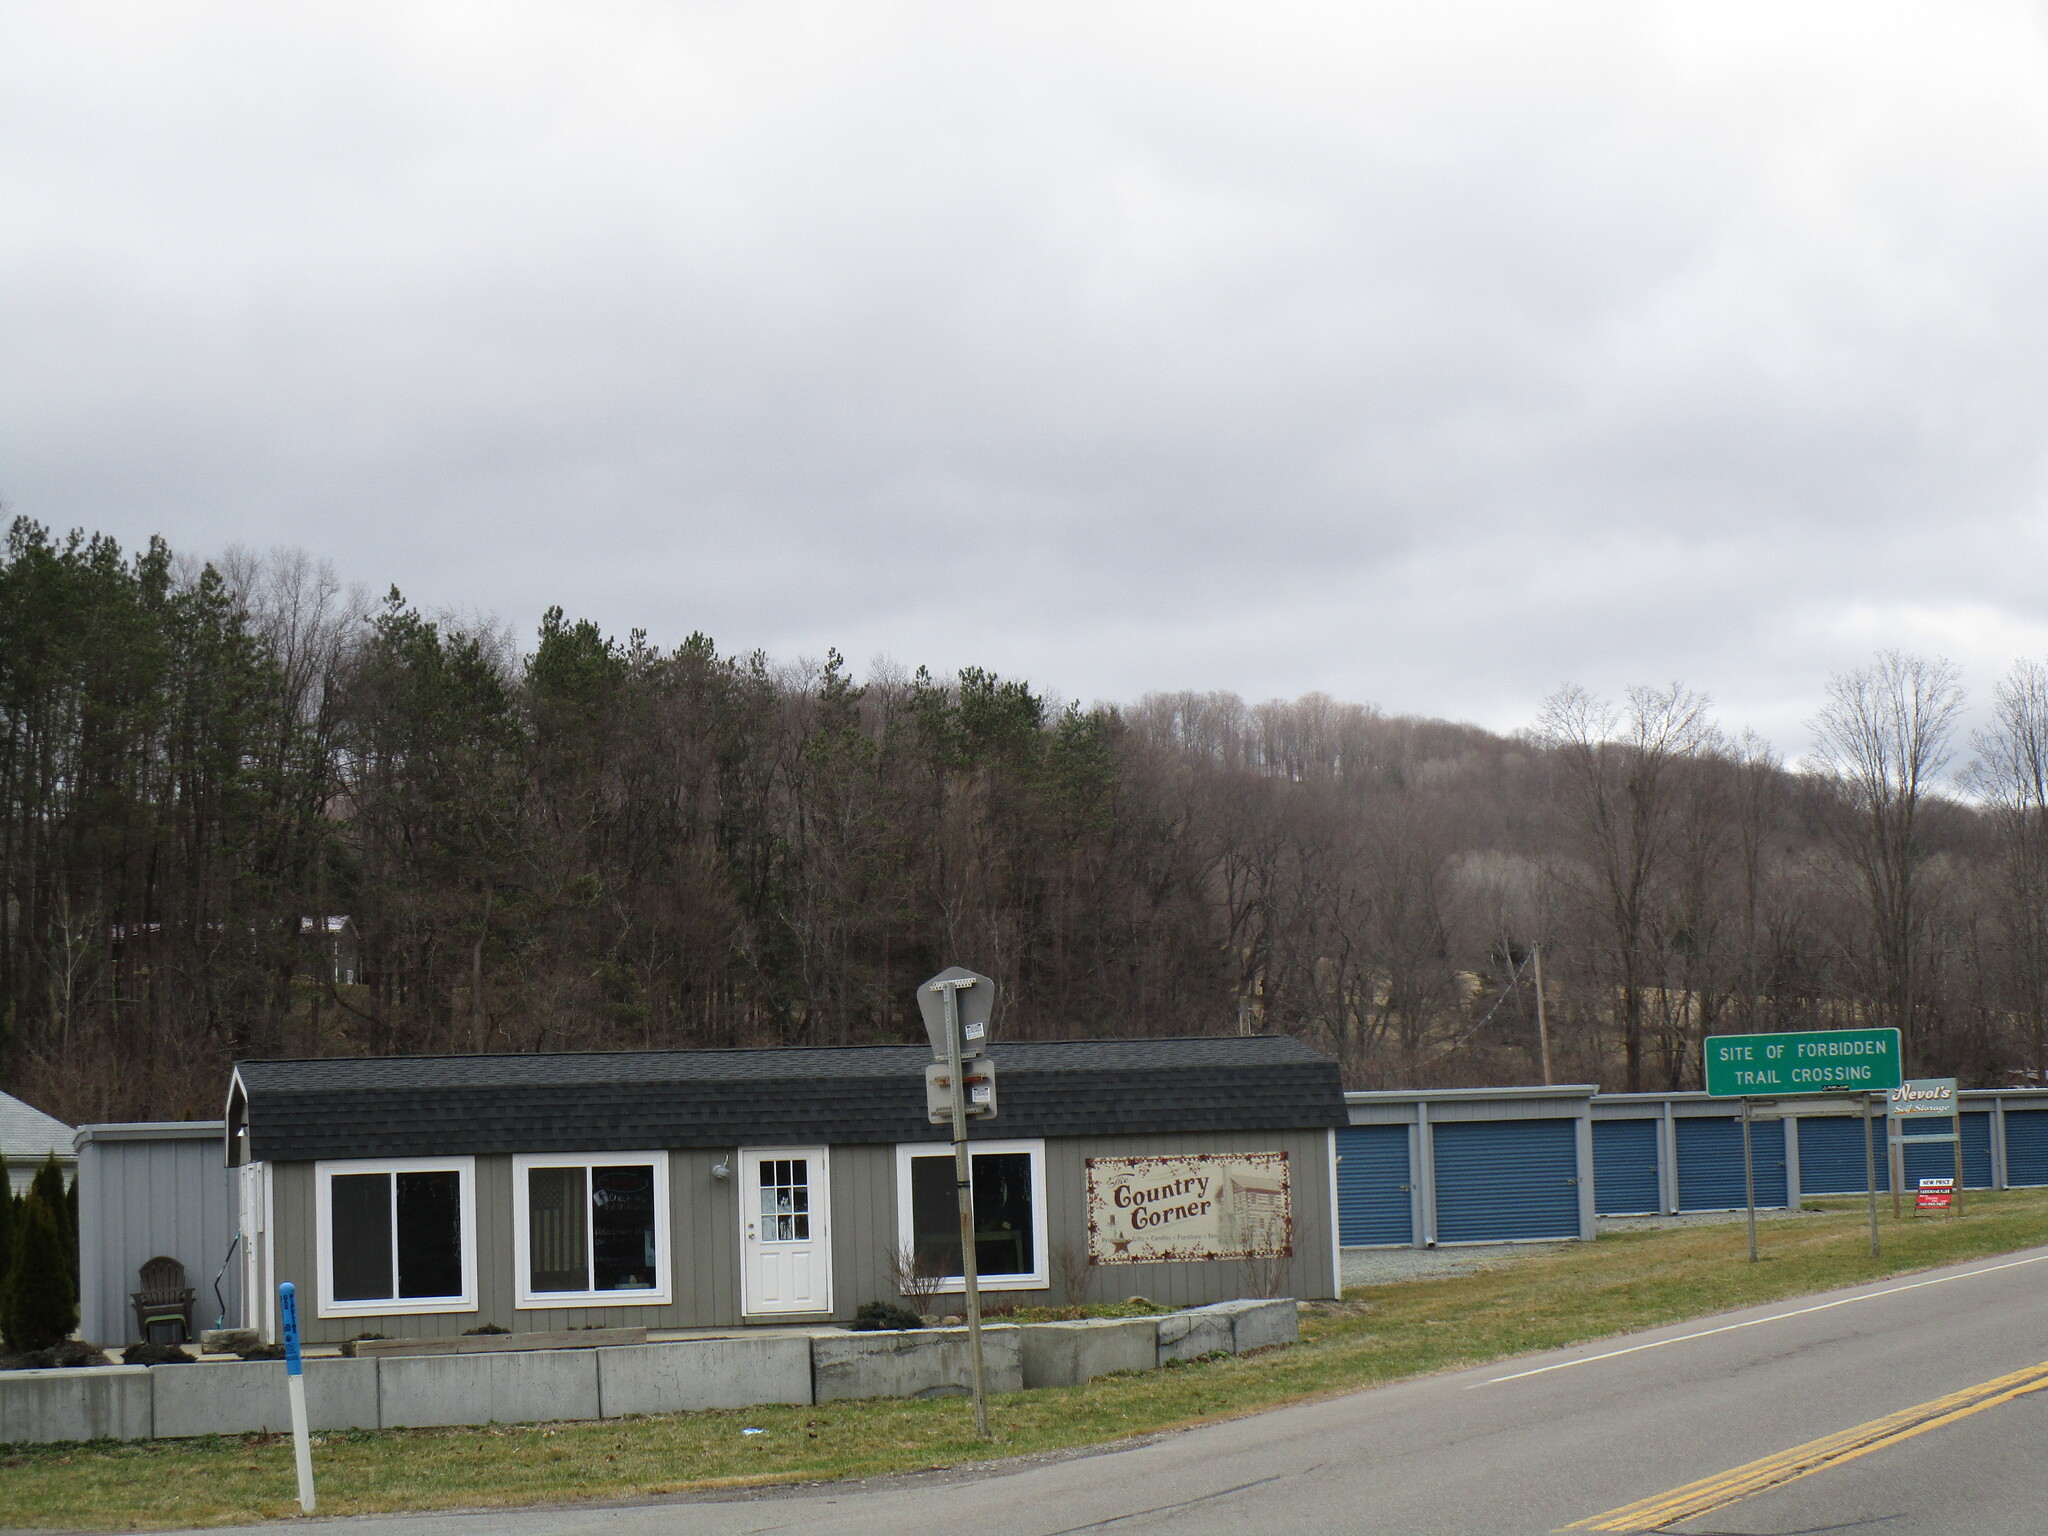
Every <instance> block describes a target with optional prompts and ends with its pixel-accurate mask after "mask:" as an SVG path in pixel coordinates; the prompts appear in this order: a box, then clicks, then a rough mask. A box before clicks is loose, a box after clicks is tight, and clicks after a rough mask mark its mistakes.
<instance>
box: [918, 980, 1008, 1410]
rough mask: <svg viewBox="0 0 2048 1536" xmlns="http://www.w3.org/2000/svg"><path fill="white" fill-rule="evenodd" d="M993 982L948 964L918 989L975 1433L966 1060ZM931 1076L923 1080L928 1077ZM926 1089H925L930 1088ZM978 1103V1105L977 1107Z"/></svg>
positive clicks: (978, 1386) (976, 1262)
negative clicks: (939, 1115)
mask: <svg viewBox="0 0 2048 1536" xmlns="http://www.w3.org/2000/svg"><path fill="white" fill-rule="evenodd" d="M995 992H996V984H995V983H994V982H992V981H990V980H989V979H988V978H987V977H986V976H977V975H976V974H975V973H974V972H973V971H970V970H968V969H966V968H965V967H964V966H958V965H955V966H949V967H947V968H946V969H945V970H943V971H941V972H939V974H938V975H936V976H934V977H933V978H932V979H931V980H930V981H927V982H926V983H925V984H924V985H923V986H921V987H919V988H918V989H917V1006H918V1010H919V1012H921V1013H922V1014H923V1015H924V1024H925V1032H926V1033H927V1034H929V1035H930V1036H931V1041H932V1052H933V1054H934V1055H936V1056H937V1057H938V1058H939V1059H940V1060H941V1061H943V1062H944V1063H945V1077H946V1083H947V1087H948V1089H949V1097H950V1104H949V1106H948V1108H949V1109H950V1111H951V1114H950V1116H949V1118H950V1119H951V1120H952V1122H953V1184H954V1187H955V1189H956V1191H957V1193H958V1197H959V1205H960V1278H961V1283H962V1285H963V1286H964V1287H965V1289H966V1292H967V1354H968V1360H969V1362H970V1369H971V1371H972V1374H973V1383H974V1432H975V1433H976V1434H977V1435H979V1436H980V1437H981V1438H982V1439H984V1440H986V1439H988V1438H989V1432H988V1381H987V1376H986V1373H985V1372H984V1370H983V1368H982V1359H981V1264H980V1258H981V1256H980V1254H978V1253H977V1252H976V1251H975V1242H974V1234H975V1222H974V1165H973V1161H972V1159H971V1158H970V1157H969V1156H968V1153H967V1115H968V1092H967V1068H966V1058H967V1057H970V1056H979V1055H981V1054H982V1052H983V1051H984V1050H986V1049H987V1046H988V1023H989V1016H990V1014H991V1013H993V1012H994V1010H995ZM929 1080H930V1079H929V1075H928V1077H927V1081H929ZM986 1081H987V1085H988V1096H987V1099H986V1104H987V1110H986V1115H987V1116H989V1117H992V1116H993V1115H994V1114H995V1092H994V1089H995V1084H994V1079H993V1076H992V1075H991V1076H990V1077H988V1078H987V1079H986ZM928 1091H929V1090H928ZM977 1107H979V1106H977Z"/></svg>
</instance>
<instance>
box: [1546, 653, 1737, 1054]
mask: <svg viewBox="0 0 2048 1536" xmlns="http://www.w3.org/2000/svg"><path fill="white" fill-rule="evenodd" d="M1706 711H1707V699H1706V697H1705V696H1704V695H1702V694H1698V693H1694V692H1693V691H1692V690H1691V689H1689V688H1686V687H1683V686H1682V685H1680V684H1678V683H1673V684H1672V685H1671V686H1670V687H1669V688H1648V687H1640V686H1639V687H1634V688H1631V689H1629V691H1628V694H1627V697H1626V698H1625V699H1624V701H1623V703H1622V704H1621V706H1620V707H1618V708H1617V707H1616V706H1614V705H1612V704H1610V703H1608V702H1607V701H1606V700H1604V699H1600V698H1597V697H1595V696H1594V695H1593V694H1591V693H1588V692H1587V691H1586V690H1585V689H1584V688H1581V687H1579V686H1577V685H1576V684H1572V685H1568V686H1566V687H1564V688H1562V689H1560V690H1559V691H1558V692H1557V693H1555V694H1553V695H1552V696H1551V697H1550V698H1549V699H1548V700H1546V701H1545V703H1544V706H1543V713H1542V716H1541V721H1540V725H1539V734H1540V739H1541V740H1543V741H1544V742H1545V743H1546V744H1547V745H1549V746H1550V747H1551V748H1552V750H1553V751H1554V752H1555V753H1556V754H1557V758H1558V761H1559V762H1560V763H1561V764H1562V766H1563V768H1564V772H1565V777H1566V781H1567V784H1568V785H1569V792H1570V795H1571V797H1572V799H1573V801H1574V805H1575V810H1576V813H1577V814H1576V817H1575V823H1576V825H1575V831H1576V834H1577V835H1576V838H1575V841H1576V844H1577V851H1578V853H1579V855H1580V858H1581V860H1582V861H1583V869H1584V870H1585V871H1586V872H1587V873H1586V875H1585V877H1584V880H1585V885H1586V889H1585V891H1584V892H1583V894H1585V895H1586V896H1588V897H1590V898H1591V902H1592V904H1593V905H1594V906H1595V907H1597V909H1598V911H1599V914H1600V919H1601V923H1600V926H1601V930H1602V942H1603V947H1605V948H1606V950H1607V955H1606V959H1607V967H1606V969H1607V971H1608V978H1609V981H1610V984H1611V986H1612V988H1613V998H1614V1009H1615V1012H1616V1014H1617V1015H1618V1022H1619V1025H1620V1029H1621V1044H1622V1055H1623V1061H1624V1070H1625V1072H1626V1076H1627V1085H1628V1090H1629V1091H1630V1092H1631V1093H1634V1092H1640V1091H1641V1090H1642V1088H1643V1039H1644V1027H1643V1025H1644V1012H1645V1005H1646V1003H1647V1001H1648V994H1649V992H1650V991H1651V990H1652V989H1653V987H1654V986H1655V982H1656V979H1657V973H1658V966H1657V963H1656V960H1655V957H1654V953H1653V951H1654V942H1653V941H1654V927H1655V925H1654V923H1653V910H1652V908H1653V904H1654V903H1655V902H1656V901H1657V900H1658V899H1659V897H1660V889H1659V888H1660V886H1661V885H1662V883H1663V882H1665V881H1666V880H1668V879H1669V878H1670V876H1671V873H1672V865H1673V863H1674V860H1675V859H1676V858H1677V855H1678V851H1679V850H1678V844H1679V841H1680V836H1681V831H1682V827H1681V815H1680V805H1681V799H1682V791H1683V789H1684V785H1683V782H1682V779H1683V772H1682V770H1683V767H1684V764H1685V760H1687V759H1689V758H1692V757H1694V756H1696V755H1698V754H1699V753H1700V752H1702V751H1704V750H1706V749H1709V748H1711V747H1714V746H1715V745H1716V744H1717V737H1716V735H1715V732H1714V728H1713V726H1712V724H1711V723H1710V722H1709V721H1708V719H1707V713H1706Z"/></svg>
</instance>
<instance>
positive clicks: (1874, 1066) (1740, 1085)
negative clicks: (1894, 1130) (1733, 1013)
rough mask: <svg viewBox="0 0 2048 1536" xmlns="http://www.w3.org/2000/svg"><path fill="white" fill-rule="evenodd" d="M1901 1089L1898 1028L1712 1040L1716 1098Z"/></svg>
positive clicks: (1710, 1076)
mask: <svg viewBox="0 0 2048 1536" xmlns="http://www.w3.org/2000/svg"><path fill="white" fill-rule="evenodd" d="M1898 1086H1899V1032H1898V1031H1897V1030H1896V1029H1813V1030H1803V1031H1800V1032H1797V1033H1793V1034H1780V1035H1709V1036H1707V1092H1708V1093H1711V1094H1713V1095H1714V1096H1715V1097H1716V1098H1726V1099H1737V1098H1764V1099H1768V1098H1777V1097H1780V1096H1782V1095H1785V1094H1795V1093H1841V1092H1843V1091H1845V1090H1846V1091H1848V1092H1851V1093H1879V1092H1884V1091H1888V1090H1890V1089H1893V1088H1896V1087H1898Z"/></svg>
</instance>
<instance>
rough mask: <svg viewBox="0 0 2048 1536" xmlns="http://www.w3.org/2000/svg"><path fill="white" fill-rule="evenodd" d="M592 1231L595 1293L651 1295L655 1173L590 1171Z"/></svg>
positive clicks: (630, 1167) (627, 1168) (633, 1167)
mask: <svg viewBox="0 0 2048 1536" xmlns="http://www.w3.org/2000/svg"><path fill="white" fill-rule="evenodd" d="M575 1171H577V1172H580V1171H581V1170H580V1169H579V1170H575ZM590 1229H591V1256H592V1259H593V1261H594V1266H595V1268H596V1271H597V1284H596V1287H595V1289H597V1290H600V1291H651V1290H653V1289H654V1288H655V1287H656V1285H657V1284H658V1280H657V1277H656V1274H655V1267H654V1266H655V1254H654V1170H653V1169H652V1168H651V1167H649V1166H648V1165H647V1164H645V1163H631V1164H626V1165H623V1166H619V1167H612V1168H593V1169H591V1170H590Z"/></svg>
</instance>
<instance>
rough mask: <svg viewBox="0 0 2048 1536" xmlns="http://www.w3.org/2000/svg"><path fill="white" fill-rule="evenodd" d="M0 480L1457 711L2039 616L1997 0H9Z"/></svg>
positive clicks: (114, 524)
mask: <svg viewBox="0 0 2048 1536" xmlns="http://www.w3.org/2000/svg"><path fill="white" fill-rule="evenodd" d="M0 17H4V28H5V30H4V36H5V46H4V48H0V188H4V198H5V207H6V216H5V218H4V219H0V323H4V327H5V330H4V338H0V349H4V350H0V355H4V364H0V374H4V378H0V382H4V390H5V393H4V397H0V496H4V497H5V499H6V501H7V502H8V503H9V504H10V505H11V507H12V508H13V509H14V510H15V511H16V512H19V513H22V514H25V515H27V516H30V517H33V518H36V519H38V520H39V521H42V522H45V523H48V524H53V525H56V526H59V527H71V526H78V525H82V526H85V527H89V528H95V529H104V530H106V531H109V532H111V533H114V534H115V535H117V536H118V537H120V538H121V539H122V540H123V541H124V542H134V541H137V540H140V539H142V538H144V537H146V536H147V535H148V534H149V533H151V532H161V533H163V534H164V535H165V536H166V537H168V538H169V539H170V540H171V541H172V542H173V544H174V545H176V546H177V547H179V548H180V549H185V550H195V551H198V552H202V553H212V552H215V551H218V550H220V549H222V548H224V547H225V546H228V545H230V544H236V543H239V544H242V545H247V546H253V547H255V548H258V549H261V548H267V547H270V546H273V545H279V544H284V545H297V546H302V547H304V548H307V549H309V550H312V551H314V552H315V553H318V554H320V555H323V556H326V557H328V558H330V559H331V560H332V561H333V562H334V563H335V565H336V566H337V567H338V569H339V570H340V572H341V574H342V575H343V576H344V577H345V578H347V579H350V580H355V581H361V582H364V583H368V584H371V585H373V586H375V587H376V588H378V589H380V590H381V588H382V587H383V586H384V585H386V584H388V583H391V582H396V583H398V584H399V585H400V586H401V587H403V588H404V590H405V591H406V593H407V594H408V596H411V597H414V598H415V599H417V600H418V601H420V602H421V603H422V604H423V605H426V606H430V607H442V606H448V607H461V608H472V609H478V610H483V611H486V612H490V613H495V614H497V615H499V616H500V617H502V618H503V619H505V620H507V621H510V622H511V623H513V624H515V625H516V626H517V627H518V628H520V629H521V630H529V629H530V627H531V625H532V623H533V622H534V621H535V619H536V618H537V616H538V614H539V612H540V610H541V609H542V608H543V607H544V606H545V605H547V604H549V603H561V604H562V605H564V606H565V607H566V608H567V609H568V610H569V612H570V613H571V614H572V615H584V616H589V617H593V618H596V619H598V620H599V621H601V622H602V623H604V624H605V625H606V626H608V627H611V628H614V629H616V630H620V631H623V630H624V629H626V628H628V627H630V626H636V625H637V626H641V627H644V628H646V629H647V630H648V631H649V632H650V633H651V635H652V637H653V638H654V639H655V640H656V641H658V642H662V643H669V644H672V643H674V642H676V641H678V640H680V639H681V638H682V637H683V636H685V635H686V634H688V633H689V632H690V631H691V630H692V629H702V630H704V631H706V632H708V633H710V634H711V635H713V636H714V637H715V638H716V639H717V640H718V641H719V642H720V644H721V645H722V646H725V647H727V648H751V647H754V646H761V647H765V648H766V649H767V650H769V651H770V652H771V653H773V654H775V655H777V656H778V657H794V656H799V655H810V656H817V655H821V654H822V653H823V651H824V649H825V647H826V646H828V645H837V646H838V647H839V648H840V649H841V650H842V651H844V652H845V653H846V654H847V655H848V656H849V657H851V658H853V660H854V661H855V663H856V664H857V665H859V664H862V663H864V662H865V661H866V660H867V659H868V658H870V657H874V656H877V655H887V656H890V657H893V658H895V659H896V660H897V661H899V662H901V663H903V664H906V665H915V664H917V663H919V662H924V663H928V664H930V665H931V666H932V667H933V668H934V670H936V671H943V670H950V669H953V668H956V667H958V666H960V665H963V664H966V663H969V662H976V663H980V664H984V665H988V666H992V667H995V668H997V669H999V670H1001V671H1002V672H1004V673H1005V674H1020V675H1023V676H1026V677H1029V678H1030V679H1032V680H1033V681H1034V682H1036V683H1038V684H1040V685H1042V686H1045V687H1048V688H1050V689H1053V690H1056V691H1057V692H1059V693H1061V694H1063V695H1066V696H1069V697H1080V698H1083V699H1090V698H1129V697H1134V696H1136V695H1138V694H1141V693H1143V692H1146V691H1148V690H1154V689H1176V688H1202V689H1208V688H1228V689H1233V690H1236V691H1238V692H1240V693H1243V694H1246V695H1248V696H1252V697H1266V696H1271V695H1286V696H1292V695H1295V694H1298V693H1301V692H1304V691H1306V690H1310V689H1322V690H1326V691H1328V692H1331V693H1334V694H1338V695H1341V696H1344V697H1348V698H1353V699H1361V700H1370V701H1373V702H1376V703H1378V704H1380V705H1382V706H1383V707H1385V708H1387V709H1390V710H1396V711H1403V712H1417V713H1427V714H1442V715H1450V716H1455V717H1461V718H1468V719H1474V720H1478V721H1481V722H1483V723H1486V724H1489V725H1494V726H1499V727H1513V726H1517V725H1521V724H1525V723H1527V722H1528V721H1529V720H1530V719H1531V718H1532V716H1533V714H1534V711H1535V708H1536V704H1537V702H1538V701H1539V700H1540V698H1541V697H1542V696H1543V695H1544V694H1545V693H1547V692H1549V691H1550V690H1552V689H1553V688H1555V687H1556V686H1557V685H1558V684H1559V683H1560V682H1561V681H1564V680H1566V679H1572V680H1577V681H1582V682H1584V683H1586V684H1588V685H1590V686H1592V687H1595V688H1597V689H1602V690H1608V691H1613V690H1617V689H1619V688H1621V687H1623V686H1624V685H1626V684H1628V683H1630V682H1636V681H1658V680H1670V679H1674V678H1677V679H1683V680H1684V681H1686V682H1688V683H1690V684H1691V685H1693V686H1695V687H1698V688H1700V689H1703V690H1705V691H1706V692H1708V693H1710V694H1712V695H1713V696H1714V698H1715V699H1716V701H1717V703H1718V705H1719V708H1720V713H1721V715H1722V717H1723V719H1724V720H1725V721H1727V722H1728V723H1730V724H1734V725H1741V724H1753V725H1755V726H1757V727H1758V728H1760V729H1761V730H1763V731H1764V732H1765V733H1766V734H1767V735H1770V736H1771V737H1772V738H1773V739H1775V740H1776V741H1777V742H1778V744H1779V745H1780V747H1781V748H1784V749H1787V750H1791V751H1797V750H1798V749H1799V747H1801V746H1802V745H1803V744H1804V741H1805V733H1804V731H1803V729H1802V728H1801V726H1800V721H1801V720H1802V719H1804V718H1805V717H1807V716H1809V715H1810V714H1811V713H1812V711H1813V708H1814V705H1815V700H1816V696H1817V694H1818V691H1819V689H1820V687H1821V685H1822V683H1823V682H1824V681H1825V678H1826V676H1827V674H1828V673H1829V671H1830V670H1831V669H1835V668H1839V667H1842V666H1845V665H1850V664H1854V663H1856V662H1858V661H1861V660H1863V659H1864V658H1866V657H1867V656H1868V655H1869V654H1870V653H1871V652H1872V651H1873V650H1874V649H1875V648H1877V647H1879V646H1885V645H1896V646H1900V647H1904V648H1906V649H1911V650H1920V651H1928V652H1939V653H1944V654H1947V655H1949V656H1950V657H1952V658H1953V659H1954V660H1956V661H1957V662H1958V663H1960V664H1961V665H1962V667H1963V668H1964V671H1965V675H1966V677H1967V679H1968V681H1969V683H1970V685H1971V687H1972V691H1973V694H1974V695H1975V696H1976V697H1977V698H1979V699H1981V698H1982V697H1983V696H1984V695H1985V694H1986V693H1987V692H1988V691H1989V687H1990V685H1991V683H1992V682H1993V681H1994V680H1995V678H1996V677H1997V676H1998V675H1999V674H2000V673H2001V672H2002V671H2003V670H2004V669H2005V667H2006V666H2007V665H2008V664H2009V663H2010V661H2011V660H2012V659H2013V658H2014V657H2015V656H2017V655H2021V654H2028V655H2035V656H2040V655H2048V583H2044V581H2043V575H2044V572H2048V562H2044V558H2043V556H2044V554H2048V549H2044V544H2048V522H2044V515H2043V514H2044V483H2043V469H2044V456H2043V447H2044V442H2048V326H2044V319H2048V313H2044V312H2048V23H2044V12H2043V10H2042V9H2041V8H2040V7H2039V6H2036V5H2025V4H2017V3H2011V4H1997V3H1983V4H1972V3H1968V0H1944V3H1934V0H1923V3H1917V4H1902V5H1886V4H1882V3H1857V4H1853V5H1840V6H1835V5H1826V4H1792V5H1787V4H1785V3H1783V0H1772V3H1769V4H1758V5H1742V4H1737V3H1729V0H1712V3H1707V0H1696V3H1692V4H1686V5H1658V4H1654V3H1645V0H1626V3H1616V4H1610V5H1598V4H1572V3H1566V0H1556V3H1550V4H1545V5H1534V6H1532V5H1528V4H1521V3H1514V4H1501V5H1485V4H1470V5H1467V4H1458V3H1454V0H1431V3H1429V4H1426V5H1418V4H1415V3H1413V0H1403V3H1398V4H1388V5H1371V4H1359V3H1357V0H1347V3H1342V4H1328V5H1299V4H1286V3H1276V0H1260V3H1258V4H1256V5H1254V4H1239V5H1229V6H1224V5H1198V4H1188V3H1184V0H1177V3H1170V4H1169V3H1160V4H1153V5H1135V4H1117V3H1113V0H1091V3H1088V4H1085V5H1075V6H1062V5H1057V4H1048V3H1038V0H1034V3H1031V4H1015V5H997V4H975V3H960V0H949V3H945V4H934V5H930V6H917V5H891V4H887V3H884V0H861V3H854V4H838V5H807V4H800V3H790V4H774V3H762V0H745V3H740V0H733V3H719V4H699V3H693V0H665V3H659V4H652V3H647V4H643V3H638V0H602V3H590V0H581V3H560V4H546V3H520V0H484V3H478V4H470V5H465V4H438V3H432V0H406V3H402V4H392V5H378V4H374V3H364V0H349V3H347V4H339V3H336V4H317V3H305V4H293V3H278V0H262V3H256V0H248V3H233V0H225V3H211V4H210V3H207V0H183V3H180V4H177V5H170V6H166V5H162V4H159V3H155V0H150V3H136V4H126V5H124V4H115V3H100V0H43V3H24V0H4V3H0Z"/></svg>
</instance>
